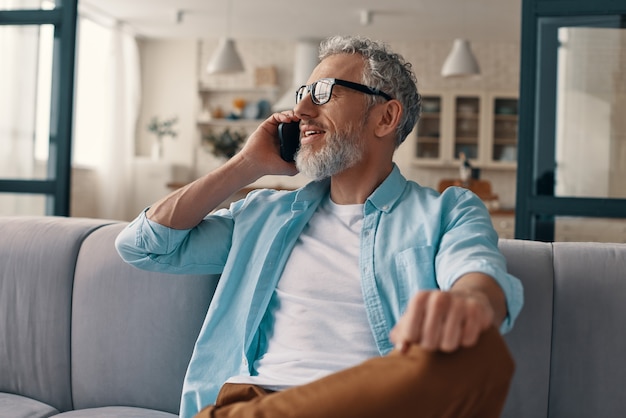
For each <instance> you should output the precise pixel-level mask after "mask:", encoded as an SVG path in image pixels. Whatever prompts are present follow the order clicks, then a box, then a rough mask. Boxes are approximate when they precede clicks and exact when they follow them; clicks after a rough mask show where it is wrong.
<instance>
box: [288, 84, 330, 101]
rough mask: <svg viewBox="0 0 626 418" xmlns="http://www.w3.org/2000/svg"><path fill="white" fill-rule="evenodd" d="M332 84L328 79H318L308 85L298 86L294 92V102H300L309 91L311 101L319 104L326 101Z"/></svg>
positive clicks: (328, 98)
mask: <svg viewBox="0 0 626 418" xmlns="http://www.w3.org/2000/svg"><path fill="white" fill-rule="evenodd" d="M333 84H334V83H333V82H331V81H329V80H318V81H316V82H314V83H313V84H311V85H309V86H302V87H300V88H299V89H298V91H297V93H296V103H298V102H300V100H302V98H303V97H304V96H305V95H306V94H307V93H308V92H311V100H313V103H315V104H318V105H321V104H324V103H326V102H328V101H329V100H330V96H331V94H332V91H333Z"/></svg>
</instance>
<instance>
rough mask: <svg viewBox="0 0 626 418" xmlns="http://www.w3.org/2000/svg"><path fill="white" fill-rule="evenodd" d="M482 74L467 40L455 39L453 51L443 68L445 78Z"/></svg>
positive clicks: (442, 73) (442, 72)
mask: <svg viewBox="0 0 626 418" xmlns="http://www.w3.org/2000/svg"><path fill="white" fill-rule="evenodd" d="M478 74H480V67H479V66H478V61H476V57H475V56H474V54H473V53H472V49H471V47H470V43H469V41H468V40H467V39H455V40H454V43H453V44H452V51H450V54H449V55H448V58H446V61H445V62H444V63H443V67H442V68H441V75H442V76H443V77H463V76H470V75H478Z"/></svg>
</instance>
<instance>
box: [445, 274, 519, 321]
mask: <svg viewBox="0 0 626 418" xmlns="http://www.w3.org/2000/svg"><path fill="white" fill-rule="evenodd" d="M450 291H452V292H459V293H472V294H475V295H483V296H484V297H485V298H486V300H487V301H488V302H489V304H490V305H491V307H492V309H493V313H494V318H493V323H494V325H495V326H496V328H499V327H500V325H501V324H502V321H504V318H506V314H507V307H506V297H505V295H504V292H503V291H502V288H501V287H500V286H499V285H498V283H497V282H496V281H495V280H494V279H493V278H492V277H490V276H488V275H486V274H483V273H468V274H465V275H463V276H462V277H461V278H459V279H458V280H457V281H456V282H455V283H454V285H453V286H452V288H451V289H450Z"/></svg>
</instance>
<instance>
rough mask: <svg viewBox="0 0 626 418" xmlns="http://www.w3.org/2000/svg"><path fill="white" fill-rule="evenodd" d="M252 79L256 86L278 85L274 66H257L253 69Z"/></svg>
mask: <svg viewBox="0 0 626 418" xmlns="http://www.w3.org/2000/svg"><path fill="white" fill-rule="evenodd" d="M254 81H255V84H256V86H257V87H263V86H271V87H273V86H276V85H278V76H277V72H276V67H273V66H269V67H257V68H255V69H254Z"/></svg>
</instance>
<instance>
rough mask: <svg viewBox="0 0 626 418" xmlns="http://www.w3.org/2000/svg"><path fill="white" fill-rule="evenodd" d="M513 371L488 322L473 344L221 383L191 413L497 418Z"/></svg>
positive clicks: (217, 417)
mask: <svg viewBox="0 0 626 418" xmlns="http://www.w3.org/2000/svg"><path fill="white" fill-rule="evenodd" d="M513 370H514V364H513V360H512V358H511V356H510V354H509V351H508V349H507V347H506V344H505V343H504V340H503V339H502V337H500V335H499V333H498V331H497V330H496V329H495V328H491V329H489V330H488V331H486V332H484V333H483V335H481V338H480V340H479V342H478V344H477V345H476V346H474V347H471V348H464V349H461V350H458V351H456V352H454V353H451V354H446V353H441V352H429V351H425V350H422V349H421V348H419V347H418V346H412V347H411V348H410V349H409V351H408V352H407V353H406V354H400V353H398V352H397V351H393V352H392V353H390V354H389V355H387V356H385V357H379V358H374V359H371V360H368V361H366V362H364V363H362V364H360V365H358V366H356V367H352V368H349V369H346V370H343V371H340V372H338V373H334V374H332V375H330V376H327V377H325V378H323V379H320V380H317V381H315V382H312V383H309V384H307V385H303V386H299V387H295V388H291V389H288V390H285V391H282V392H268V391H265V390H264V389H262V388H260V387H258V386H254V385H246V384H225V385H224V386H223V387H222V390H221V391H220V393H219V396H218V398H217V401H216V403H215V405H212V406H209V407H207V408H204V409H203V410H202V411H200V413H198V415H196V418H226V417H237V418H253V417H254V418H262V417H266V418H282V417H293V418H309V417H310V418H369V417H371V418H387V417H389V418H404V417H407V418H408V417H411V418H415V417H419V418H425V417H433V418H434V417H437V418H446V417H449V418H461V417H476V418H490V417H494V418H495V417H498V416H499V415H500V412H501V411H502V407H503V406H504V401H505V399H506V395H507V392H508V388H509V383H510V380H511V378H512V376H513Z"/></svg>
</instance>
